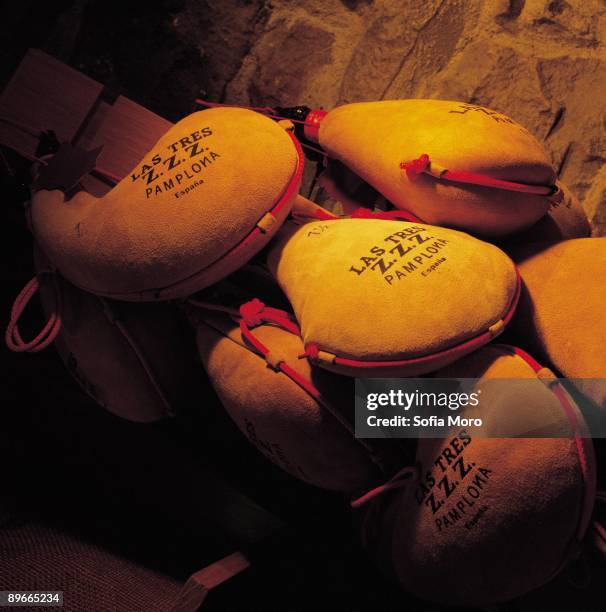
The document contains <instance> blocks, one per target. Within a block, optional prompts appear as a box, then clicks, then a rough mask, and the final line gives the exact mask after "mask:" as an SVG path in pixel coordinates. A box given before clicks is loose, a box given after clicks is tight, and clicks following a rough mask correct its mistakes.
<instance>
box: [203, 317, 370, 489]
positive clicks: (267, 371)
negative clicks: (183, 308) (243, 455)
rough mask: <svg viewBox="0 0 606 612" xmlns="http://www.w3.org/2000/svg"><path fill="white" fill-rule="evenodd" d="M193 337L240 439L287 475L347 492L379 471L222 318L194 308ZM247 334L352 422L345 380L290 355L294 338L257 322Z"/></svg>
mask: <svg viewBox="0 0 606 612" xmlns="http://www.w3.org/2000/svg"><path fill="white" fill-rule="evenodd" d="M197 319H198V323H197V331H196V338H197V342H198V348H199V351H200V357H201V359H202V363H203V364H204V367H205V369H206V371H207V373H208V377H209V379H210V381H211V383H212V385H213V387H214V388H215V390H216V392H217V394H218V396H219V398H220V399H221V401H222V403H223V405H224V407H225V409H226V410H227V412H228V413H229V415H230V416H231V418H232V419H233V421H234V422H235V423H236V425H237V426H238V427H239V428H240V429H241V431H242V432H243V433H244V435H245V436H246V437H247V438H248V440H249V441H250V442H251V443H252V444H253V445H254V446H255V447H256V448H257V449H258V450H259V451H260V452H262V453H263V454H264V455H265V456H266V457H267V458H268V459H270V460H271V461H273V462H274V463H275V464H276V465H278V466H279V467H281V468H282V469H284V470H285V471H287V472H289V473H290V474H292V475H293V476H296V477H297V478H299V479H301V480H303V481H305V482H308V483H310V484H314V485H316V486H319V487H323V488H326V489H333V490H339V491H344V492H352V491H355V490H358V489H360V488H362V489H363V488H364V487H367V486H369V485H370V484H371V483H374V482H376V481H377V479H378V478H379V477H380V471H379V469H378V468H377V466H376V465H375V464H374V463H373V462H372V461H371V459H370V458H369V455H368V452H367V451H366V449H365V448H363V447H362V445H361V444H359V443H358V442H357V441H356V440H355V439H354V437H353V434H351V433H350V432H349V431H347V430H346V429H345V427H344V426H343V425H342V424H340V423H339V422H338V421H337V420H336V419H335V418H334V417H333V416H332V415H331V414H330V413H329V412H328V411H327V410H326V409H325V408H324V407H323V406H322V405H320V404H319V403H318V402H317V401H316V400H315V399H313V398H312V397H311V396H310V395H309V394H308V393H307V392H305V391H304V390H303V389H301V388H300V387H299V386H298V385H297V384H296V383H295V382H293V381H292V380H291V379H290V378H289V377H288V376H286V375H285V374H284V373H283V372H279V371H276V370H274V369H272V368H271V367H269V366H268V364H267V362H266V361H265V359H264V358H263V357H261V356H260V355H259V354H257V353H256V352H254V350H253V349H252V348H250V347H249V346H248V345H247V344H246V342H245V341H244V340H243V338H242V335H241V332H240V328H239V326H238V325H237V324H236V323H234V322H233V321H232V320H231V319H230V318H229V317H226V316H223V315H218V314H209V313H199V314H198V316H197ZM253 333H254V335H255V336H256V337H258V338H259V339H260V340H261V341H262V342H263V343H264V344H265V346H267V347H268V348H269V349H270V351H271V352H272V354H274V355H279V356H281V357H282V358H283V359H284V360H285V362H286V363H287V364H288V365H290V366H291V367H292V368H294V369H295V370H296V371H297V372H298V373H299V374H301V375H302V376H304V377H306V378H307V379H308V380H311V381H312V382H313V384H314V385H315V386H316V388H317V389H318V390H319V391H320V392H321V393H322V394H323V395H324V396H325V397H326V398H327V399H328V400H329V401H330V402H331V404H332V406H334V407H335V408H336V409H337V410H338V411H339V412H340V413H341V414H342V415H343V416H344V417H346V419H347V420H349V421H350V422H351V423H353V417H354V415H353V393H354V391H353V381H352V380H351V379H349V378H345V377H339V376H337V375H335V374H331V373H328V372H325V371H322V370H319V369H317V368H312V367H311V366H310V365H309V363H308V362H307V360H304V359H298V358H297V356H298V355H299V354H300V353H301V352H302V351H303V344H302V342H301V340H300V339H299V338H298V337H297V336H295V335H293V334H290V333H288V332H286V331H284V330H282V329H279V328H277V327H273V326H270V325H262V326H260V327H257V328H255V329H254V332H253Z"/></svg>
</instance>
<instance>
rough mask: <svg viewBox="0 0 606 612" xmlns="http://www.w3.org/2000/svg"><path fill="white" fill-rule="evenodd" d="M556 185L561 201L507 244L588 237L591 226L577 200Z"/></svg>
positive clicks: (560, 183)
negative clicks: (560, 194)
mask: <svg viewBox="0 0 606 612" xmlns="http://www.w3.org/2000/svg"><path fill="white" fill-rule="evenodd" d="M556 184H557V185H558V187H559V188H560V189H561V191H562V199H561V201H560V202H553V203H552V205H551V206H550V207H549V210H548V211H547V214H546V215H545V216H544V217H542V218H541V219H539V221H537V222H536V223H535V224H534V225H533V226H532V227H529V228H528V229H527V230H525V231H523V232H519V233H518V234H514V235H512V236H509V237H508V241H507V242H508V243H510V244H512V245H515V244H520V245H522V244H532V243H534V242H547V241H552V242H555V241H558V240H569V239H571V238H587V237H589V236H590V234H591V226H590V225H589V220H588V219H587V215H586V214H585V211H584V210H583V207H582V206H581V203H580V202H579V200H578V198H577V197H576V196H575V195H574V193H572V191H570V189H569V188H568V187H567V186H566V185H565V184H564V183H562V182H561V181H557V182H556Z"/></svg>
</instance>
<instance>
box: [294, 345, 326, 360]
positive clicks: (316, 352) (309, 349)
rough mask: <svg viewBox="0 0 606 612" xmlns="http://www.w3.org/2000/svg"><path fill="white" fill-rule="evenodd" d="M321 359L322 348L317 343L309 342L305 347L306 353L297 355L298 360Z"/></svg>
mask: <svg viewBox="0 0 606 612" xmlns="http://www.w3.org/2000/svg"><path fill="white" fill-rule="evenodd" d="M319 357H320V347H319V346H318V345H317V344H316V343H315V342H308V343H307V344H306V345H305V352H304V353H301V354H300V355H297V358H298V359H309V361H312V362H313V361H318V358H319Z"/></svg>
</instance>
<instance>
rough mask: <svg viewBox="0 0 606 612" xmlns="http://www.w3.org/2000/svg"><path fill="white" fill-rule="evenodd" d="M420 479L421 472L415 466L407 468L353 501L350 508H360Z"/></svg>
mask: <svg viewBox="0 0 606 612" xmlns="http://www.w3.org/2000/svg"><path fill="white" fill-rule="evenodd" d="M418 477H419V470H418V469H417V468H416V467H415V466H406V467H405V468H402V469H401V470H400V471H399V472H397V473H396V474H394V475H393V476H392V477H391V478H390V479H389V480H388V481H387V482H386V483H384V484H382V485H379V486H378V487H375V488H374V489H371V490H370V491H368V492H367V493H364V495H361V496H360V497H358V498H356V499H354V500H352V501H351V503H350V506H351V507H352V508H360V507H361V506H363V505H364V504H367V503H368V502H369V501H371V500H373V499H375V498H377V497H378V496H379V495H383V494H384V493H387V491H393V490H394V489H401V488H402V487H405V486H406V485H408V484H410V483H411V482H414V481H416V479H417V478H418Z"/></svg>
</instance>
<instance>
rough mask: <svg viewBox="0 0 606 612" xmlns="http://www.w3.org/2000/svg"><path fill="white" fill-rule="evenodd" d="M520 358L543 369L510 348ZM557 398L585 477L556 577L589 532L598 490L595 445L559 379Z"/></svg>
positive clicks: (556, 383)
mask: <svg viewBox="0 0 606 612" xmlns="http://www.w3.org/2000/svg"><path fill="white" fill-rule="evenodd" d="M508 348H510V349H511V350H513V352H514V353H515V354H516V355H517V356H518V357H520V358H522V359H523V360H524V361H526V363H528V364H529V365H530V367H531V368H532V369H533V370H534V371H535V372H538V371H539V370H541V369H543V368H542V366H541V364H539V362H538V361H536V359H534V358H533V357H531V356H530V355H529V354H528V353H527V352H526V351H524V350H522V349H520V348H518V347H508ZM549 388H550V389H551V390H552V391H553V393H554V394H555V396H556V397H557V398H558V400H559V402H560V404H561V406H562V408H563V410H564V413H565V414H566V417H567V418H568V420H569V422H570V425H571V428H572V431H573V434H574V442H575V446H576V449H577V454H578V456H579V465H580V468H581V474H582V476H583V484H584V491H583V504H582V507H581V512H580V516H579V521H578V524H577V528H576V532H575V536H574V539H573V542H572V546H571V550H570V551H569V554H568V555H567V558H565V559H564V560H563V561H562V563H561V565H560V566H559V567H558V569H557V570H556V571H555V573H554V575H555V574H557V573H558V572H559V571H560V570H561V569H562V568H563V567H564V566H565V565H566V563H567V562H568V558H569V557H570V555H571V554H574V553H575V552H576V550H575V545H577V544H578V543H580V542H581V540H582V539H583V537H584V536H585V533H586V532H587V528H588V527H589V523H590V521H591V514H592V512H593V507H594V504H595V499H596V489H597V466H596V462H595V453H594V450H593V444H592V442H591V438H587V437H586V436H583V432H582V431H581V423H579V419H578V417H577V414H576V412H575V410H574V407H573V406H572V404H571V401H570V398H569V396H568V394H567V393H566V390H565V389H564V387H563V386H562V383H560V381H559V380H558V379H555V381H554V384H553V385H552V386H550V387H549Z"/></svg>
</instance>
